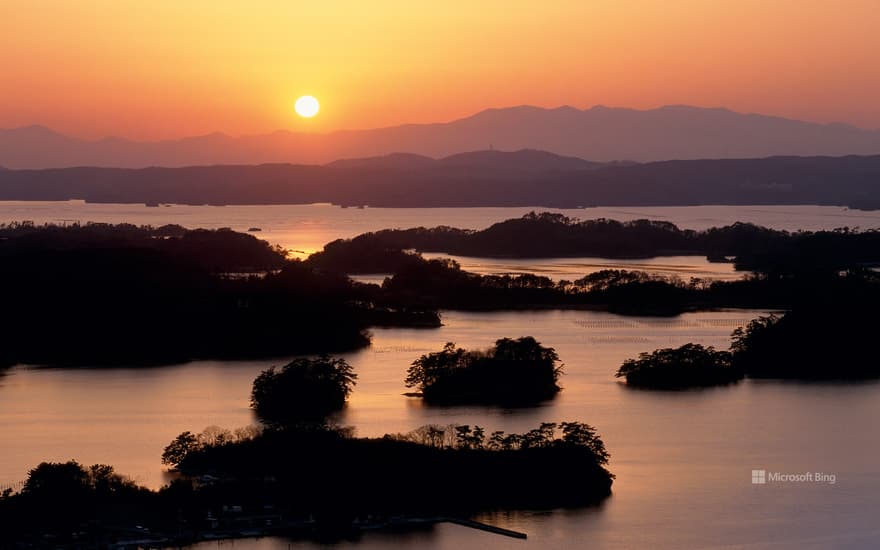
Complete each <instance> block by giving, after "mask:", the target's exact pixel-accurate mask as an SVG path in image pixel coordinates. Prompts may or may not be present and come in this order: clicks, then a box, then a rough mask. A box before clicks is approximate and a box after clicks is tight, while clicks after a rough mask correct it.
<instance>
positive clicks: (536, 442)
mask: <svg viewBox="0 0 880 550" xmlns="http://www.w3.org/2000/svg"><path fill="white" fill-rule="evenodd" d="M178 439H180V438H178ZM176 457H177V459H178V460H179V463H178V464H177V466H178V467H179V469H180V471H181V472H182V473H183V474H184V475H183V477H182V478H181V479H178V480H177V481H174V482H173V483H172V484H171V485H169V486H167V487H165V488H163V489H161V490H159V491H149V490H147V489H143V488H140V487H137V486H136V485H135V484H134V483H132V482H130V481H128V480H126V479H125V478H123V477H121V476H119V475H117V474H116V473H115V472H114V471H113V469H112V468H110V467H109V466H101V465H96V466H92V467H90V468H84V467H82V466H80V465H79V464H77V463H75V462H68V463H64V464H57V463H56V464H53V463H43V464H41V465H39V466H38V467H37V468H35V469H33V470H32V471H31V472H30V474H29V476H28V479H27V481H26V483H25V484H24V487H23V489H22V491H21V492H20V493H18V494H11V493H8V494H6V495H4V496H3V497H2V498H0V529H2V532H3V535H4V539H3V540H4V543H3V544H4V545H13V544H34V543H36V544H43V543H45V541H47V540H49V541H51V543H52V545H53V546H54V547H64V546H69V547H73V546H77V545H104V544H109V543H111V542H113V541H118V540H121V539H122V540H125V539H128V540H131V539H141V540H147V541H150V540H153V541H158V540H161V541H163V543H164V544H166V545H179V544H186V543H188V542H192V541H197V540H204V539H206V538H219V537H227V536H234V535H235V534H236V533H240V532H242V531H248V532H251V533H252V534H254V535H260V534H278V535H289V536H305V537H311V538H313V537H321V536H330V537H335V538H341V537H344V536H348V535H351V534H356V533H357V530H358V529H359V527H361V526H362V527H375V526H377V525H382V524H385V523H388V522H389V520H390V519H392V518H395V517H397V518H399V517H401V516H403V517H405V518H420V517H421V518H424V517H428V518H438V519H439V518H443V517H446V516H453V517H457V518H467V517H468V516H469V515H471V514H474V513H477V512H480V511H484V510H497V509H507V510H510V509H525V508H527V509H535V508H558V507H578V506H588V505H594V504H598V503H599V502H601V501H602V500H604V499H605V498H606V497H607V496H608V495H610V493H611V484H612V481H613V477H614V476H613V475H612V474H611V473H610V472H609V471H608V470H607V469H606V468H605V466H606V465H607V463H608V453H607V451H606V450H605V446H604V444H603V443H602V440H601V439H600V438H599V436H598V435H597V434H596V432H595V430H594V429H593V428H592V427H591V426H588V425H586V424H583V423H579V422H563V423H561V424H559V425H558V426H557V425H556V424H551V423H545V424H542V425H541V426H539V427H538V428H536V429H534V430H531V431H529V432H527V433H525V434H504V433H503V432H494V433H492V434H491V435H490V436H489V437H486V436H485V435H484V432H483V430H482V429H481V428H479V427H474V428H473V429H472V428H471V427H470V426H448V427H439V426H426V427H423V428H420V429H419V430H416V431H414V432H411V433H409V434H405V435H388V436H385V437H383V438H378V439H363V438H353V437H350V436H349V435H347V432H346V431H345V430H332V429H326V428H320V429H319V428H298V429H297V428H288V429H284V430H268V431H266V432H263V433H259V432H258V431H255V430H250V431H237V432H236V433H234V434H233V433H230V432H225V433H224V432H223V431H222V430H220V431H218V430H214V431H212V432H211V433H203V434H200V435H199V436H196V437H194V438H193V442H192V444H191V445H189V447H188V448H185V449H183V450H182V452H181V454H179V455H176ZM474 479H477V480H479V483H473V482H472V481H471V480H474Z"/></svg>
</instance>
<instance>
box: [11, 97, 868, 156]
mask: <svg viewBox="0 0 880 550" xmlns="http://www.w3.org/2000/svg"><path fill="white" fill-rule="evenodd" d="M492 148H495V149H501V150H520V149H537V150H543V151H551V152H553V153H557V154H559V155H567V156H573V157H580V158H586V159H591V160H593V161H603V162H604V161H613V160H633V161H640V162H647V161H656V160H671V159H698V158H755V157H766V156H774V155H799V156H812V155H832V156H834V155H848V154H860V155H868V154H878V153H880V131H878V130H863V129H860V128H856V127H853V126H848V125H844V124H815V123H810V122H803V121H798V120H791V119H785V118H780V117H773V116H765V115H758V114H741V113H736V112H733V111H730V110H727V109H705V108H698V107H687V106H666V107H660V108H658V109H651V110H645V111H639V110H634V109H623V108H608V107H602V106H597V107H593V108H591V109H586V110H579V109H575V108H573V107H567V106H566V107H559V108H556V109H543V108H539V107H530V106H521V107H511V108H505V109H488V110H485V111H482V112H480V113H477V114H475V115H473V116H470V117H467V118H462V119H459V120H455V121H452V122H446V123H437V124H407V125H403V126H394V127H389V128H378V129H372V130H357V131H339V132H333V133H329V134H307V133H295V132H288V131H278V132H274V133H270V134H264V135H252V136H241V137H232V136H227V135H225V134H219V133H215V134H208V135H204V136H196V137H188V138H184V139H178V140H167V141H155V142H136V141H130V140H126V139H121V138H106V139H103V140H99V141H84V140H79V139H74V138H70V137H67V136H64V135H61V134H59V133H57V132H54V131H52V130H50V129H48V128H44V127H41V126H29V127H24V128H16V129H11V130H0V165H3V166H6V167H7V168H51V167H69V166H117V167H145V166H191V165H206V164H261V163H269V162H285V163H307V164H316V163H318V164H320V163H327V162H331V161H334V160H337V159H342V158H360V157H374V156H381V155H388V154H389V153H409V154H412V155H414V156H408V157H406V159H407V162H411V163H412V164H413V165H414V166H417V165H418V163H420V162H422V160H421V159H419V157H418V155H421V156H427V157H434V158H437V157H446V156H449V155H454V154H456V153H460V152H462V151H474V150H486V149H492ZM403 158H404V157H400V156H399V155H394V158H392V159H391V160H394V161H395V162H398V161H402V160H403ZM347 162H349V166H352V167H353V166H355V164H357V162H363V161H347ZM383 162H384V161H382V160H381V159H371V160H370V163H373V164H372V165H371V166H376V165H379V166H381V165H382V163H383ZM398 163H399V162H398Z"/></svg>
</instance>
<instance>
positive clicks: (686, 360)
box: [615, 296, 880, 390]
mask: <svg viewBox="0 0 880 550" xmlns="http://www.w3.org/2000/svg"><path fill="white" fill-rule="evenodd" d="M849 299H851V300H853V299H857V297H856V296H850V297H849ZM868 300H869V304H870V305H866V304H858V303H853V302H851V303H834V304H828V303H818V304H815V306H814V307H803V306H801V307H798V308H796V309H793V310H791V311H788V312H786V313H784V314H783V315H781V316H780V315H769V316H765V317H760V318H758V319H754V320H752V321H751V322H749V324H748V325H747V326H746V327H745V328H738V329H736V330H735V331H734V332H733V334H732V335H731V344H730V349H729V350H727V351H723V350H715V349H714V348H712V347H703V346H701V345H699V344H693V343H690V344H685V345H683V346H681V347H679V348H676V349H659V350H655V351H653V352H651V353H647V352H645V353H641V354H640V355H639V357H638V359H628V360H626V361H624V363H623V365H621V367H620V368H619V369H618V371H617V373H616V375H615V376H617V377H618V378H624V379H625V380H626V384H627V386H631V387H634V388H643V389H654V390H681V389H688V388H703V387H709V386H722V385H728V384H732V383H736V382H738V381H740V380H742V379H743V378H745V377H748V378H773V379H782V380H803V381H817V380H825V381H830V380H837V381H859V380H869V379H880V364H878V363H877V361H876V354H877V349H876V344H875V343H874V332H875V330H874V326H875V325H874V324H872V321H871V319H872V317H871V316H872V315H873V314H874V313H873V312H874V311H876V309H875V308H876V307H877V305H878V301H877V297H876V296H872V297H869V298H868Z"/></svg>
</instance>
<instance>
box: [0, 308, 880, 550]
mask: <svg viewBox="0 0 880 550" xmlns="http://www.w3.org/2000/svg"><path fill="white" fill-rule="evenodd" d="M760 313H761V312H756V311H723V312H703V313H693V314H686V315H682V316H680V317H677V318H674V319H651V318H633V317H620V316H615V315H611V314H606V313H599V312H573V311H564V312H513V313H457V312H448V313H445V314H444V322H445V326H444V327H442V328H440V329H435V330H414V329H383V330H376V331H374V344H373V346H372V347H370V348H368V349H365V350H362V351H359V352H356V353H352V354H349V355H348V356H347V357H348V359H349V360H350V362H351V363H352V364H353V365H354V367H355V369H356V370H357V372H358V374H359V376H360V378H359V380H358V385H357V387H356V389H355V392H354V394H353V396H352V398H351V403H350V405H349V407H348V408H347V410H345V411H344V412H343V413H342V414H340V415H339V421H340V422H341V423H343V424H348V425H353V426H355V427H356V428H357V432H358V433H359V434H360V435H380V434H384V433H387V432H398V431H408V430H410V429H412V428H415V427H417V426H420V425H422V424H426V423H438V424H448V423H456V422H458V423H470V424H479V425H481V426H483V427H485V428H486V429H487V431H491V430H496V429H501V430H507V431H523V430H526V429H528V428H530V427H533V426H535V425H537V424H538V423H539V422H542V421H562V420H582V421H586V422H590V423H592V424H594V425H595V426H596V427H597V428H598V429H599V431H600V433H601V434H602V436H603V438H604V439H605V442H606V444H607V445H608V448H609V450H610V451H611V453H612V461H611V468H612V470H613V471H614V472H615V473H616V474H617V476H618V479H617V481H616V482H615V485H614V495H613V496H612V498H611V499H609V500H608V501H607V502H606V503H605V504H604V505H602V506H601V507H599V508H596V509H587V510H575V511H556V512H552V513H549V512H520V513H512V514H499V515H494V516H488V517H486V518H484V519H486V520H487V521H491V522H493V523H497V524H499V525H504V526H508V527H511V528H515V529H519V530H522V531H525V532H527V533H528V534H529V537H530V538H529V540H528V541H526V542H525V543H523V542H520V541H515V540H512V539H506V538H501V537H497V536H494V535H487V534H484V533H478V532H474V531H471V530H467V529H463V528H459V527H455V526H438V527H437V528H435V529H434V530H431V531H428V532H424V533H416V534H412V535H410V536H407V537H390V538H389V537H386V536H383V535H370V536H368V537H366V538H365V539H364V540H362V541H360V542H358V543H357V544H353V545H354V546H356V547H357V548H360V549H365V548H366V549H373V548H387V547H389V546H391V547H401V546H409V545H417V546H418V547H420V548H422V547H424V548H456V549H459V550H460V549H462V548H478V547H480V548H482V547H486V546H490V547H497V548H508V547H514V546H522V547H525V546H529V547H533V548H571V547H579V546H581V545H582V544H583V545H585V546H588V547H591V548H614V549H620V548H632V547H641V546H646V545H648V544H650V545H651V546H652V547H655V548H670V549H671V548H705V547H722V546H723V547H725V548H767V547H779V548H846V547H850V548H863V547H869V542H871V541H876V540H878V538H880V527H877V525H876V522H875V520H874V516H875V514H876V510H877V508H878V506H880V471H878V469H877V467H876V460H877V457H878V456H880V439H878V430H877V426H876V422H877V419H878V418H880V384H875V383H870V384H858V385H840V384H794V383H782V382H774V381H762V382H751V381H749V382H745V383H741V384H739V385H736V386H733V387H728V388H718V389H711V390H704V391H695V392H679V393H667V392H645V391H633V390H629V389H627V388H626V387H624V386H622V385H621V384H620V383H618V382H617V381H616V380H615V378H614V377H613V373H614V371H615V369H616V368H617V367H618V366H619V364H620V363H621V361H622V360H623V359H625V358H627V357H631V356H633V355H635V354H636V353H637V352H639V351H643V350H652V349H655V348H657V347H662V346H674V345H679V344H682V343H685V342H692V341H693V342H701V343H704V344H714V345H716V346H725V345H726V343H727V339H728V335H729V333H730V332H731V331H732V330H733V329H734V328H735V327H737V326H740V325H742V324H743V323H745V322H747V321H748V320H749V319H751V318H753V317H755V316H757V315H759V314H760ZM521 334H531V335H534V336H535V337H537V338H538V339H539V340H540V341H542V342H543V343H545V344H547V345H551V346H554V347H555V348H556V349H557V350H558V351H559V354H560V356H561V357H562V359H563V361H564V362H565V364H566V375H565V376H564V378H563V380H562V384H563V386H564V390H563V392H562V393H561V394H560V395H559V397H558V398H557V399H555V400H554V401H553V402H552V403H549V404H547V405H544V406H541V407H536V408H530V409H519V410H505V409H499V408H486V407H461V408H432V407H425V406H423V405H422V404H421V403H420V402H419V401H418V400H417V399H413V398H407V397H404V396H403V395H402V393H403V392H405V391H406V388H405V387H404V386H403V382H402V380H403V377H404V373H405V371H406V368H407V366H408V364H409V363H410V362H411V361H412V360H413V359H415V358H416V357H418V356H419V355H420V354H422V353H426V352H429V351H434V350H437V349H439V348H440V347H441V345H442V344H443V343H445V342H446V341H454V342H456V343H457V344H459V345H462V346H465V347H484V346H488V345H490V344H491V342H492V341H493V340H494V339H495V338H498V337H500V336H518V335H521ZM280 362H281V361H277V362H276V363H280ZM272 363H273V362H271V361H270V362H265V361H262V362H208V361H202V362H193V363H189V364H185V365H178V366H169V367H161V368H155V369H146V370H143V369H140V370H139V369H113V370H67V369H41V368H23V367H18V368H15V369H12V370H11V371H9V372H8V373H7V374H6V375H5V377H3V378H2V379H0V425H2V426H3V429H2V431H0V448H2V449H4V452H3V453H2V455H0V479H5V480H9V481H13V480H17V479H21V478H23V476H24V475H25V473H26V470H27V468H28V467H31V466H33V465H34V464H36V463H37V462H39V461H41V460H66V459H69V458H76V459H78V460H80V461H81V462H84V463H87V464H88V463H93V462H105V463H111V464H114V465H116V466H117V468H118V469H119V470H120V471H121V472H126V473H129V474H131V475H133V476H134V477H135V478H137V479H138V480H139V481H141V482H142V483H145V484H147V485H149V486H152V487H156V486H158V485H160V484H162V483H163V481H164V478H163V474H162V470H161V465H160V464H159V455H160V453H161V450H162V448H163V446H164V445H165V444H167V443H168V441H170V439H171V438H172V437H174V436H175V435H176V434H177V433H179V432H181V431H183V430H187V429H189V430H201V429H202V428H204V427H206V426H208V425H221V426H226V427H235V426H240V425H243V424H247V423H250V422H251V421H252V417H251V414H250V412H249V410H248V408H247V400H248V391H249V387H250V383H251V381H252V380H253V378H254V377H255V376H256V374H257V373H258V372H259V371H260V370H261V369H263V368H265V367H267V366H269V365H271V364H272ZM759 468H760V469H766V470H769V471H779V472H786V473H800V472H807V471H809V472H823V473H828V474H834V475H835V476H836V483H835V484H833V485H831V484H828V483H782V482H777V483H770V484H768V485H752V484H751V470H752V469H759ZM361 474H362V475H369V472H362V473H361ZM555 475H556V477H554V478H552V479H551V482H559V483H564V482H565V478H564V472H556V473H555ZM722 542H723V544H722ZM235 545H236V546H238V547H242V548H279V549H283V548H286V547H287V545H288V541H285V540H272V539H268V540H262V541H237V542H236V543H235ZM774 545H775V546H774ZM342 546H343V547H346V546H348V544H345V545H342ZM204 547H205V548H207V546H204ZM297 547H303V548H312V547H314V546H313V545H310V544H304V543H303V544H298V546H297Z"/></svg>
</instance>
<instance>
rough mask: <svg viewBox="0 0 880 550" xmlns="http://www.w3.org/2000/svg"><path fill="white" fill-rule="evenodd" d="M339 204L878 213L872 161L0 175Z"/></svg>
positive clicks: (508, 163) (43, 187)
mask: <svg viewBox="0 0 880 550" xmlns="http://www.w3.org/2000/svg"><path fill="white" fill-rule="evenodd" d="M70 199H83V200H86V201H90V202H105V203H148V204H154V203H178V204H307V203H316V202H330V203H334V204H339V205H348V206H359V205H369V206H379V207H467V206H546V207H558V208H574V207H578V206H588V205H595V206H624V205H628V206H633V205H637V206H647V205H655V206H685V205H698V204H826V205H846V206H853V207H863V208H877V207H878V206H880V155H878V156H847V157H769V158H761V159H716V160H675V161H662V162H652V163H637V164H632V163H630V164H627V163H607V164H597V163H592V162H587V161H584V160H581V159H577V158H572V157H563V156H559V155H555V154H553V153H547V152H541V151H534V150H522V151H517V152H510V153H508V152H500V151H477V152H472V153H464V154H456V155H452V156H450V157H446V158H442V159H439V160H434V159H431V158H428V157H420V156H416V155H401V154H397V155H388V156H383V157H376V158H363V159H355V160H347V161H340V162H334V163H330V164H327V165H323V166H321V165H304V164H262V165H239V166H220V165H215V166H190V167H182V168H163V167H152V168H140V169H131V168H96V167H81V168H62V169H57V168H56V169H46V170H7V171H0V200H50V201H58V200H70Z"/></svg>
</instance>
